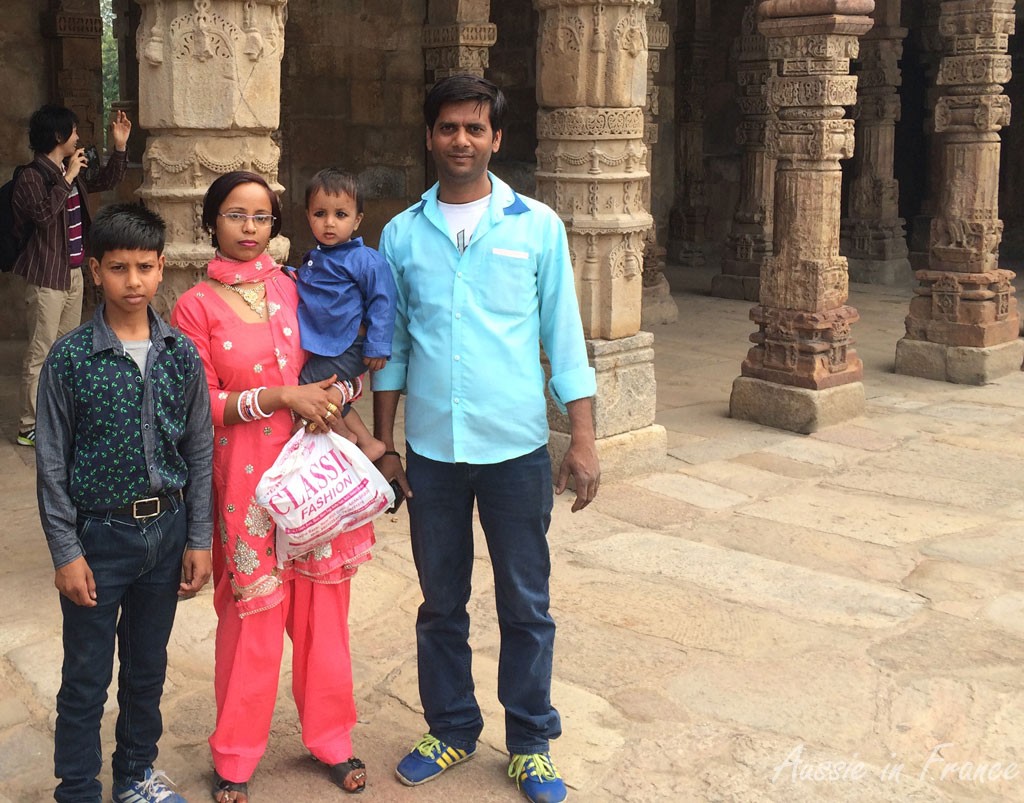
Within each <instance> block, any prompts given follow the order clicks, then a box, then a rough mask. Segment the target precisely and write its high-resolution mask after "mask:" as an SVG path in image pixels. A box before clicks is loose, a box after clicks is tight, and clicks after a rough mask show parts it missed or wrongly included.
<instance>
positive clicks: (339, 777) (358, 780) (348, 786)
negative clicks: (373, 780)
mask: <svg viewBox="0 0 1024 803" xmlns="http://www.w3.org/2000/svg"><path fill="white" fill-rule="evenodd" d="M328 770H329V771H330V773H331V780H332V781H334V783H335V784H337V785H338V786H340V787H341V788H342V789H344V790H345V791H346V792H349V793H351V794H359V793H360V792H362V791H363V790H364V789H365V788H366V765H365V764H364V763H363V762H362V761H360V760H359V759H358V758H356V757H355V756H352V757H351V758H349V760H348V761H343V762H341V763H340V764H332V765H331V766H330V767H329V768H328Z"/></svg>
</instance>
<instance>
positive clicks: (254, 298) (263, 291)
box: [221, 282, 267, 318]
mask: <svg viewBox="0 0 1024 803" xmlns="http://www.w3.org/2000/svg"><path fill="white" fill-rule="evenodd" d="M221 284H222V285H223V286H224V287H226V288H227V289H228V290H230V291H231V292H233V293H238V295H240V296H241V297H242V301H244V302H245V303H246V304H248V306H249V309H251V310H252V311H253V312H255V313H256V314H257V315H259V316H260V317H261V318H262V317H263V315H264V313H265V312H266V311H267V288H266V286H265V285H264V284H263V282H257V283H256V286H255V287H246V288H242V287H239V286H238V285H236V284H228V283H227V282H221Z"/></svg>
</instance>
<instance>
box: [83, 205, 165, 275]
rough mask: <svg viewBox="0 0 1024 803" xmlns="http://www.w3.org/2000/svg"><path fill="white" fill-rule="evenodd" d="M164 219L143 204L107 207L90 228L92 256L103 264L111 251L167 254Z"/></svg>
mask: <svg viewBox="0 0 1024 803" xmlns="http://www.w3.org/2000/svg"><path fill="white" fill-rule="evenodd" d="M166 228H167V227H166V226H165V224H164V220H163V218H162V217H160V215H158V214H157V213H156V212H154V211H152V210H151V209H146V207H144V206H143V205H142V204H139V203H123V204H110V205H108V206H104V207H103V208H102V209H101V210H100V211H99V213H98V214H97V215H96V219H95V220H93V222H92V226H91V227H90V229H89V253H90V254H91V255H92V256H93V257H95V258H96V259H98V260H99V261H101V262H102V261H103V255H104V254H106V253H107V251H118V250H125V251H156V254H157V256H160V254H162V253H163V252H164V237H165V234H164V232H165V231H166Z"/></svg>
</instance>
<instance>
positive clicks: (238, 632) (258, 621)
mask: <svg viewBox="0 0 1024 803" xmlns="http://www.w3.org/2000/svg"><path fill="white" fill-rule="evenodd" d="M219 579H221V580H222V582H220V583H217V585H216V587H215V588H214V595H213V601H214V607H215V608H216V611H217V617H218V621H217V646H216V660H217V664H216V668H215V671H214V690H215V692H216V697H217V725H216V728H215V729H214V731H213V734H212V735H211V736H210V749H211V751H212V753H213V766H214V767H215V768H216V770H217V773H218V774H219V775H220V777H222V778H224V779H226V780H229V781H235V782H239V783H240V782H242V781H248V780H249V778H250V777H252V774H253V772H254V771H255V770H256V765H257V764H258V763H259V761H260V758H261V757H262V756H263V752H264V751H265V750H266V748H267V740H268V739H269V737H270V721H271V718H272V716H273V713H274V704H275V702H276V700H277V686H278V676H279V675H280V670H281V657H282V653H283V650H284V634H285V632H287V633H288V635H289V636H290V637H291V640H292V693H293V695H294V697H295V705H296V707H297V708H298V711H299V722H300V723H301V725H302V743H303V744H304V745H305V746H306V748H307V749H308V750H309V752H310V753H312V754H313V755H314V756H315V757H316V758H318V759H319V760H320V761H322V762H324V763H325V764H338V763H340V762H342V761H345V760H347V759H348V758H349V757H351V756H352V728H353V727H354V726H355V723H356V704H355V697H354V695H353V690H352V659H351V656H350V654H349V634H348V604H349V593H350V588H351V582H343V583H338V584H336V585H326V584H322V583H313V582H311V581H310V580H308V579H306V578H304V577H295V578H294V579H292V580H290V581H288V582H287V583H286V584H285V599H284V602H282V603H281V604H280V605H277V606H275V607H273V608H271V609H270V610H266V611H260V612H259V613H254V614H251V615H249V616H246V617H245V618H239V616H238V613H237V609H236V607H235V602H234V599H233V597H232V591H231V583H230V581H229V580H228V578H227V577H226V576H225V577H222V578H219Z"/></svg>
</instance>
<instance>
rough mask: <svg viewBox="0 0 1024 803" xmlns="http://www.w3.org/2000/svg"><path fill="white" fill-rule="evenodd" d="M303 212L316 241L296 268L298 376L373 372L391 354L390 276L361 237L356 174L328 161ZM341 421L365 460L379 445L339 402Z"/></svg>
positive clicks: (313, 378) (377, 453) (379, 452)
mask: <svg viewBox="0 0 1024 803" xmlns="http://www.w3.org/2000/svg"><path fill="white" fill-rule="evenodd" d="M306 219H307V220H308V221H309V227H310V229H312V231H313V236H314V237H315V238H316V241H317V243H318V245H317V247H316V248H314V249H313V250H312V251H310V252H309V253H308V254H306V256H305V258H304V259H303V261H302V265H301V266H300V268H299V270H298V290H299V330H300V333H301V336H302V347H303V348H304V349H305V350H306V351H307V352H309V358H308V359H307V361H306V365H305V367H304V368H303V369H302V373H301V375H300V377H299V381H300V382H302V383H308V382H317V381H320V380H323V379H327V378H328V377H330V376H331V374H335V375H336V377H337V379H338V380H339V381H344V380H354V379H356V378H357V377H358V376H360V375H361V374H362V373H364V372H365V371H366V370H367V369H369V370H372V371H379V370H380V369H381V368H383V367H384V364H385V363H386V362H387V360H388V358H389V357H390V356H391V333H392V331H393V330H394V328H395V292H396V291H395V281H394V278H393V277H392V275H391V268H390V267H389V266H388V263H387V261H386V260H385V259H384V257H382V256H381V255H380V254H379V253H378V252H377V251H375V250H374V249H373V248H370V247H368V246H365V245H363V238H362V237H353V236H352V235H353V234H354V233H355V231H356V230H357V229H358V228H359V224H360V223H361V222H362V220H363V197H362V193H360V192H359V188H358V185H357V184H356V180H355V178H353V177H352V176H350V175H349V174H347V173H344V172H342V171H341V170H338V169H336V168H333V167H328V168H325V169H323V170H321V171H320V172H318V173H317V174H316V175H315V176H313V178H312V179H310V182H309V184H308V185H307V186H306ZM341 414H342V424H343V426H344V427H346V428H347V429H348V431H349V432H350V433H351V434H352V436H354V440H355V442H356V445H357V446H358V447H359V448H360V449H362V450H363V453H364V454H365V455H366V456H367V457H369V458H370V459H371V460H377V459H379V458H380V457H382V456H383V454H384V450H385V446H384V443H383V442H382V441H379V440H377V439H376V438H374V437H373V435H371V434H370V431H369V430H368V429H367V428H366V425H365V424H364V423H363V421H362V419H361V418H360V417H359V414H358V413H356V412H355V411H354V410H352V409H351V407H350V405H348V404H346V405H345V407H344V408H343V410H342V411H341Z"/></svg>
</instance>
